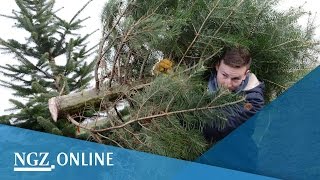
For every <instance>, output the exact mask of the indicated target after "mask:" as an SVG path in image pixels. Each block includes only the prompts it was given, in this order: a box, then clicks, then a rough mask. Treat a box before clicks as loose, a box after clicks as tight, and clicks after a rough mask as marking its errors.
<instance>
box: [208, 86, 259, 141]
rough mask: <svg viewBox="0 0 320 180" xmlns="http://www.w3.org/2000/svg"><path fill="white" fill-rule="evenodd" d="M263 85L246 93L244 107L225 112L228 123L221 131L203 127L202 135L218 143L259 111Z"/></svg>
mask: <svg viewBox="0 0 320 180" xmlns="http://www.w3.org/2000/svg"><path fill="white" fill-rule="evenodd" d="M263 89H264V84H260V85H259V86H257V87H255V88H254V89H252V90H249V91H246V102H245V105H244V106H240V105H238V107H233V108H232V110H226V111H227V113H228V116H227V119H228V122H227V124H226V126H225V128H223V129H218V128H216V127H212V126H205V127H204V135H205V137H206V139H207V140H209V141H218V140H220V139H222V138H224V137H225V136H226V135H228V134H229V133H230V132H231V131H233V130H234V129H235V128H237V127H239V126H240V125H241V124H242V123H244V122H245V121H246V120H248V119H249V118H250V117H252V116H253V115H254V114H256V113H257V112H258V111H260V110H261V109H262V108H263V106H264V97H263Z"/></svg>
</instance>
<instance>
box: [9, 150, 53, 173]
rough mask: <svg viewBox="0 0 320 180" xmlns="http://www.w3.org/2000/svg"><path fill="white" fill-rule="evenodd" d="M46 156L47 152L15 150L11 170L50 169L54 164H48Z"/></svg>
mask: <svg viewBox="0 0 320 180" xmlns="http://www.w3.org/2000/svg"><path fill="white" fill-rule="evenodd" d="M48 156H49V153H48V152H30V153H26V152H22V153H18V152H15V153H14V168H13V171H52V169H54V168H55V165H50V162H49V160H47V158H48Z"/></svg>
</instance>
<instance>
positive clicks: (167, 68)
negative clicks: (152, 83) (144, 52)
mask: <svg viewBox="0 0 320 180" xmlns="http://www.w3.org/2000/svg"><path fill="white" fill-rule="evenodd" d="M172 68H173V62H172V61H171V60H170V59H162V60H160V61H159V62H157V63H156V64H155V65H154V66H153V68H152V74H153V75H159V74H161V73H164V74H170V73H171V72H172Z"/></svg>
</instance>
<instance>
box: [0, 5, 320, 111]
mask: <svg viewBox="0 0 320 180" xmlns="http://www.w3.org/2000/svg"><path fill="white" fill-rule="evenodd" d="M106 1H107V0H93V2H91V3H90V4H89V6H88V7H87V8H86V9H85V10H84V11H83V12H82V14H81V16H80V17H82V18H84V17H88V16H90V17H91V18H90V19H88V20H87V21H85V22H84V23H83V25H85V26H86V27H85V28H83V29H82V31H81V32H82V33H84V34H86V33H90V32H92V31H94V30H96V29H98V28H100V14H101V11H102V8H103V5H104V3H105V2H106ZM86 2H87V0H56V4H55V9H59V8H61V7H64V9H62V10H60V12H59V14H58V15H59V16H60V17H62V18H63V19H67V20H70V19H71V18H72V16H73V15H74V13H75V12H77V11H78V10H79V9H80V8H81V7H82V6H83V5H84V4H85V3H86ZM0 3H1V4H0V14H5V15H11V12H12V9H16V5H15V1H14V0H0ZM304 3H305V4H304ZM303 4H304V6H303V7H304V9H305V10H308V11H311V12H312V13H313V14H316V13H317V11H318V12H319V13H320V9H319V7H320V1H319V0H283V1H282V2H281V3H280V6H279V9H280V10H285V9H288V8H289V7H290V6H294V7H298V6H300V5H303ZM319 13H318V14H319ZM318 16H319V15H318ZM299 22H300V23H305V20H301V21H299ZM0 24H1V28H0V37H1V38H3V39H10V38H14V39H21V40H23V35H21V34H22V32H23V31H19V30H17V29H16V28H14V29H13V28H12V26H13V21H12V20H10V19H7V18H4V17H0ZM316 24H317V25H320V21H319V18H317V19H316ZM316 34H317V35H316V37H317V38H319V37H320V28H318V29H317V31H316ZM99 37H100V34H99V33H95V34H94V35H93V36H92V37H91V38H90V41H91V42H97V41H98V40H99ZM10 61H12V58H11V57H10V56H8V55H3V54H0V64H1V65H4V64H7V63H10ZM0 75H1V74H0ZM0 78H2V77H0ZM11 92H12V91H11V90H9V89H6V88H3V87H0V97H1V102H0V115H3V114H9V113H10V112H8V111H5V109H8V108H10V107H12V106H11V105H10V103H9V102H8V100H9V99H10V98H13V97H12V95H11Z"/></svg>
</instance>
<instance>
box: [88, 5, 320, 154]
mask: <svg viewBox="0 0 320 180" xmlns="http://www.w3.org/2000/svg"><path fill="white" fill-rule="evenodd" d="M276 4H277V1H266V0H259V1H251V0H227V1H220V0H199V1H191V0H190V1H189V0H186V1H181V0H162V1H158V0H157V1H156V0H149V1H143V0H135V1H131V0H127V1H123V0H122V1H120V0H110V1H108V2H107V3H106V5H105V7H104V9H103V15H102V25H103V27H104V28H103V29H104V30H103V32H104V33H103V37H102V39H101V43H100V51H99V56H98V59H97V66H96V71H95V73H96V74H95V78H96V88H97V89H101V88H102V86H104V85H105V84H104V83H103V82H106V84H107V88H109V89H110V88H111V89H112V88H116V87H118V86H119V85H120V86H122V85H126V84H129V85H130V84H134V83H136V82H139V81H142V82H151V85H150V86H149V87H147V88H145V89H144V90H142V91H137V92H131V93H124V94H125V95H123V96H121V97H122V98H121V97H120V98H119V100H121V99H125V100H126V101H128V106H127V108H126V109H125V110H126V113H121V112H117V108H114V109H115V111H116V113H114V114H108V117H109V118H108V119H107V120H106V121H107V123H106V124H104V125H102V126H99V127H98V126H95V127H93V128H91V129H90V128H89V129H88V130H89V131H90V132H92V133H93V136H92V137H93V138H94V139H95V140H96V141H98V142H101V143H107V144H110V143H111V144H114V145H118V146H121V147H126V148H133V149H138V150H143V151H147V152H153V153H157V154H161V155H166V156H171V157H177V158H182V159H194V158H196V157H197V156H199V155H200V154H201V153H202V152H204V151H205V149H206V148H207V147H209V146H208V144H207V143H206V142H205V141H204V139H203V138H202V136H201V126H202V124H203V122H206V121H213V122H214V124H213V125H215V126H223V124H224V122H225V121H224V120H226V119H225V117H226V114H225V113H222V112H226V111H225V110H226V109H229V108H230V106H227V105H230V104H232V105H231V107H232V108H237V107H238V106H239V105H241V103H240V104H239V102H238V100H239V99H238V100H237V98H239V97H237V98H236V97H233V96H232V95H230V94H226V93H225V92H224V91H221V92H217V93H215V94H214V95H212V94H211V95H210V94H206V87H207V84H206V83H207V81H206V77H207V75H208V72H210V71H211V70H212V68H213V66H212V65H213V64H214V63H215V62H216V61H217V60H218V59H219V58H220V55H221V53H222V52H223V49H224V48H226V47H237V46H241V47H246V48H248V49H249V50H250V52H251V54H252V57H253V64H252V67H251V70H252V71H253V72H254V73H255V74H256V75H257V76H258V77H259V78H260V80H262V81H264V82H265V83H266V87H267V89H266V99H267V101H269V100H271V99H273V98H274V97H276V96H277V95H279V94H280V93H281V92H283V91H284V90H286V89H287V88H288V87H289V86H290V85H291V84H292V82H295V81H297V80H298V79H299V78H301V77H302V76H303V75H304V74H305V73H306V72H308V71H310V70H311V69H312V68H314V67H315V63H316V53H317V52H318V49H317V48H318V46H317V45H318V43H319V42H318V41H316V40H315V39H314V37H313V30H314V26H313V24H312V23H309V24H307V28H306V29H303V28H301V27H300V26H299V25H298V24H297V19H298V18H299V17H301V16H302V15H305V14H306V13H305V12H304V11H303V10H302V9H291V10H290V11H287V12H278V11H276V10H274V8H273V7H274V6H275V5H276ZM158 59H166V60H169V61H170V62H172V63H167V64H166V63H164V64H166V65H163V67H162V68H159V67H160V66H158V65H159V64H161V63H162V62H163V61H165V60H163V61H160V62H159V63H157V64H156V62H157V61H158ZM155 64H156V65H155ZM157 70H159V71H160V72H165V71H167V70H170V71H172V72H173V73H167V72H165V73H164V74H169V75H165V76H164V77H163V75H162V73H160V75H158V76H152V75H151V74H152V73H151V72H152V71H153V72H154V71H157ZM155 74H159V73H155ZM215 97H219V98H215ZM208 99H211V103H212V102H214V103H215V106H217V107H219V105H226V106H227V107H224V108H223V109H221V108H212V109H211V108H208V107H211V105H212V104H210V102H209V101H208ZM240 100H241V98H240ZM119 102H120V101H116V102H115V104H114V105H110V104H109V105H108V106H107V107H116V104H117V103H119ZM227 102H229V103H230V104H228V103H227ZM215 106H214V107H215ZM107 107H106V108H107ZM232 108H231V109H232ZM227 112H229V113H232V110H227Z"/></svg>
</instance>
